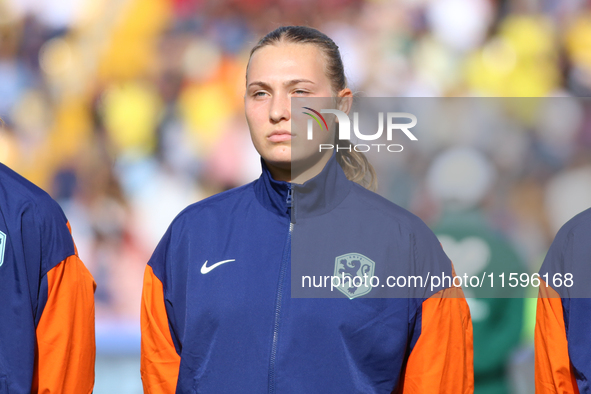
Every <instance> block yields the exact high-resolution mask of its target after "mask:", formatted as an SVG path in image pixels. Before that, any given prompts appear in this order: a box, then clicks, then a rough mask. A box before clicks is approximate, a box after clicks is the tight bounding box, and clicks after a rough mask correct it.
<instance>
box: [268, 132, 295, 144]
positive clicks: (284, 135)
mask: <svg viewBox="0 0 591 394" xmlns="http://www.w3.org/2000/svg"><path fill="white" fill-rule="evenodd" d="M267 139H268V140H269V141H271V142H282V141H289V140H291V133H290V132H289V131H283V130H282V131H274V132H273V133H271V135H270V136H268V137H267Z"/></svg>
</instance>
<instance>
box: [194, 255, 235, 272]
mask: <svg viewBox="0 0 591 394" xmlns="http://www.w3.org/2000/svg"><path fill="white" fill-rule="evenodd" d="M230 261H236V259H231V260H224V261H220V262H219V263H215V264H214V265H211V266H209V267H208V266H207V260H205V263H203V266H202V267H201V273H202V274H207V273H208V272H209V271H211V270H212V269H214V268H215V267H217V266H219V265H222V264H225V263H229V262H230Z"/></svg>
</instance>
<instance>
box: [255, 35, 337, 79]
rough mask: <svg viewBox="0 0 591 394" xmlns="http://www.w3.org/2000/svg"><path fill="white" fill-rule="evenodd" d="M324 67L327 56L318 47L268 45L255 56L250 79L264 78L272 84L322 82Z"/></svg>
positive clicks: (311, 45)
mask: <svg viewBox="0 0 591 394" xmlns="http://www.w3.org/2000/svg"><path fill="white" fill-rule="evenodd" d="M324 66H325V65H324V56H322V52H321V50H320V49H319V48H318V47H317V46H316V45H314V44H309V43H305V44H301V43H284V42H281V43H276V44H271V45H266V46H264V47H261V48H259V49H258V50H256V51H255V53H253V55H252V57H251V59H250V64H249V66H248V70H247V75H246V79H247V81H250V80H255V79H256V80H259V79H264V80H266V81H268V82H272V81H273V80H292V79H311V80H318V79H321V78H323V77H324V71H325V70H324ZM318 82H320V81H318Z"/></svg>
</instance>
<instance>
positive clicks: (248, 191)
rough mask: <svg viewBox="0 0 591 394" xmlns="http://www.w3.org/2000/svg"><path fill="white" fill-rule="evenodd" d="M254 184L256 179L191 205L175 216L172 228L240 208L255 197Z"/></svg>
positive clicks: (226, 213)
mask: <svg viewBox="0 0 591 394" xmlns="http://www.w3.org/2000/svg"><path fill="white" fill-rule="evenodd" d="M253 184H254V181H253V182H250V183H248V184H246V185H243V186H239V187H236V188H233V189H230V190H226V191H224V192H221V193H218V194H215V195H213V196H210V197H208V198H205V199H203V200H201V201H198V202H196V203H193V204H191V205H189V206H188V207H186V208H185V209H183V210H182V211H181V212H180V213H179V214H178V215H177V216H176V217H175V219H174V220H173V221H172V223H171V225H170V228H171V229H174V228H177V227H184V226H186V225H192V224H194V223H195V222H196V221H199V222H203V221H204V220H207V219H208V217H212V216H213V217H216V216H217V217H219V216H220V215H228V214H229V213H230V212H232V209H236V208H239V206H240V205H242V204H245V203H247V202H248V201H250V198H255V197H254V192H253V190H252V189H253V188H252V186H253ZM249 197H250V198H249Z"/></svg>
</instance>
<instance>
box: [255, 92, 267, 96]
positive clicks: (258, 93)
mask: <svg viewBox="0 0 591 394" xmlns="http://www.w3.org/2000/svg"><path fill="white" fill-rule="evenodd" d="M265 94H267V93H266V92H255V93H254V94H253V96H254V97H263V96H264V95H265Z"/></svg>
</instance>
